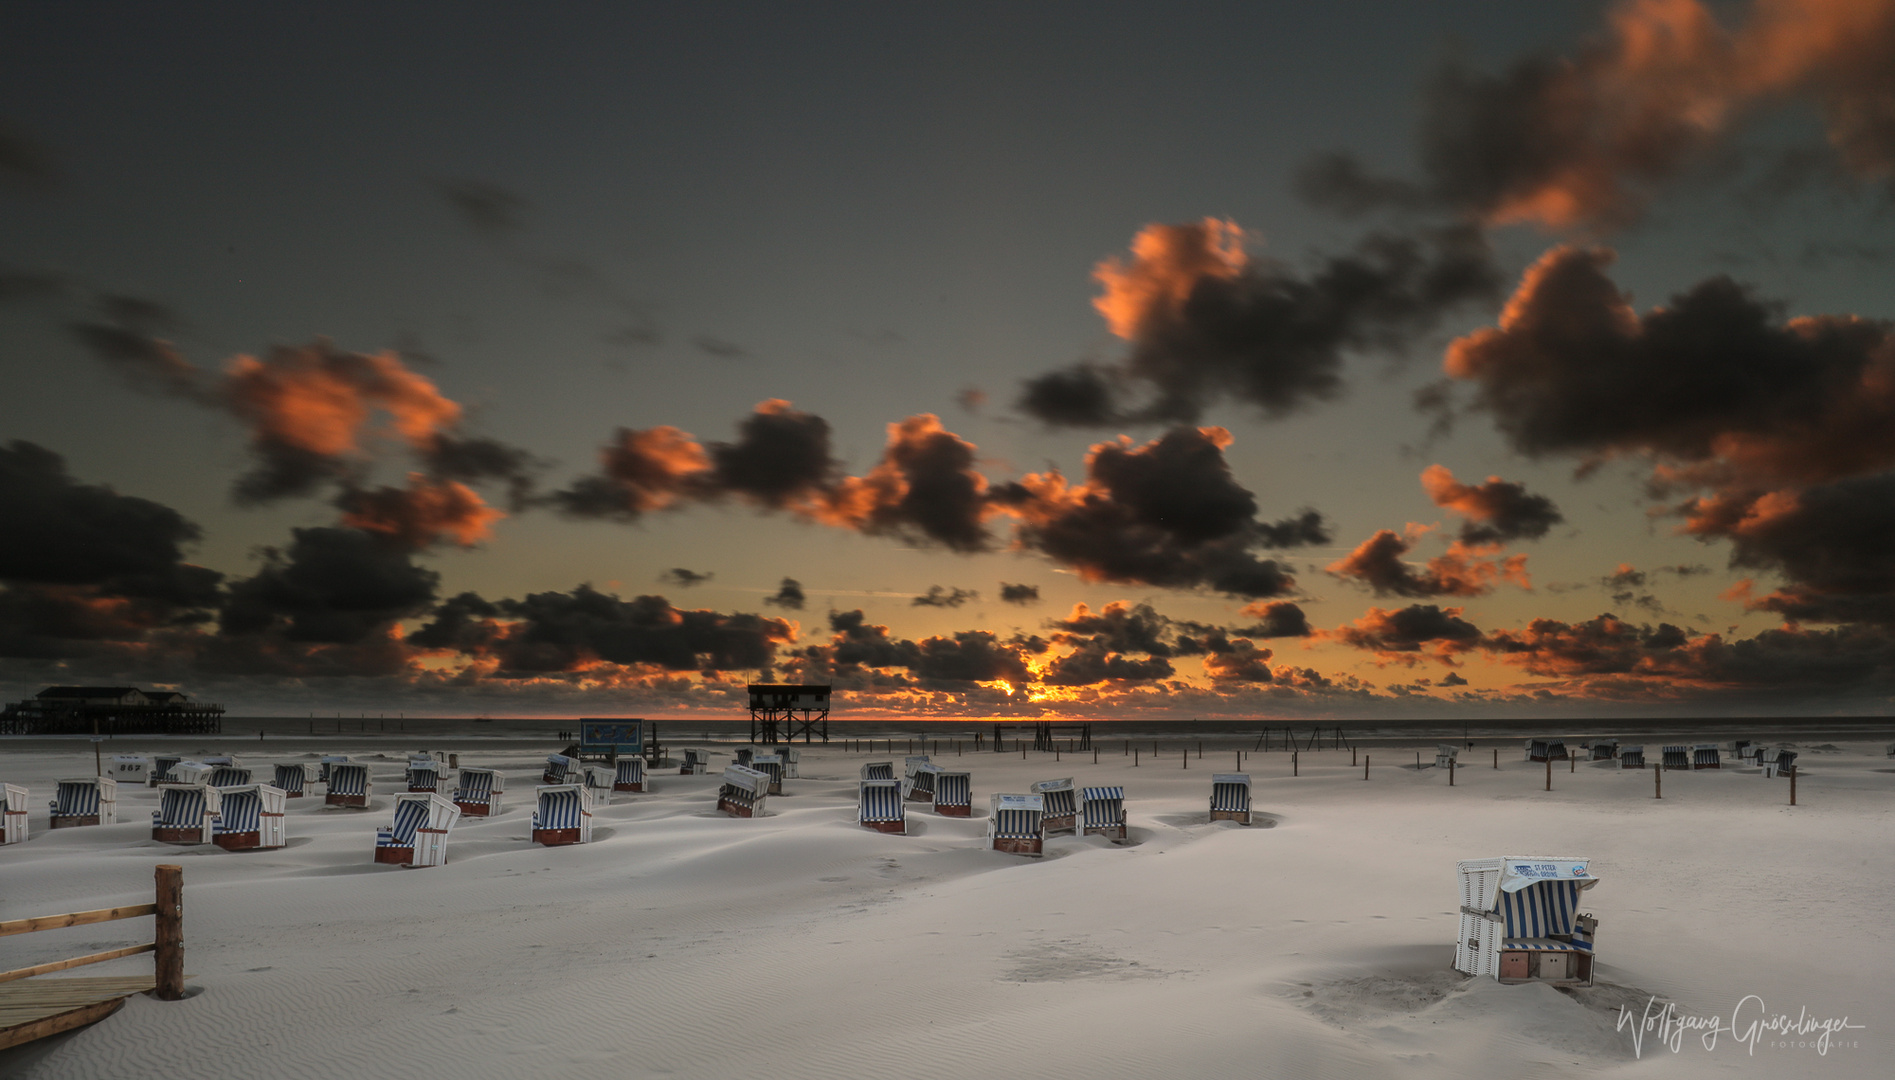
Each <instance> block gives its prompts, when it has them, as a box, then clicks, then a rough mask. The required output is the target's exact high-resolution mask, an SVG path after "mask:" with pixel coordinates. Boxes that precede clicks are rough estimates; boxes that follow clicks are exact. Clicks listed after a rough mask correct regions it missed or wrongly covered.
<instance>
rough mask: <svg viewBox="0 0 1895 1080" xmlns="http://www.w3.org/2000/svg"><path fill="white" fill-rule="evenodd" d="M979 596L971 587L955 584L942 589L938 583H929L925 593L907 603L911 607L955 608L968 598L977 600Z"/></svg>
mask: <svg viewBox="0 0 1895 1080" xmlns="http://www.w3.org/2000/svg"><path fill="white" fill-rule="evenodd" d="M979 598H980V593H978V592H975V591H974V590H973V589H963V588H961V587H959V586H955V587H954V588H953V589H944V588H942V587H941V586H939V585H930V586H928V591H927V592H926V593H923V594H922V595H920V596H917V597H915V598H914V599H913V600H910V601H909V605H910V606H912V607H947V608H957V607H960V606H961V605H962V604H965V603H967V602H968V601H969V600H977V599H979Z"/></svg>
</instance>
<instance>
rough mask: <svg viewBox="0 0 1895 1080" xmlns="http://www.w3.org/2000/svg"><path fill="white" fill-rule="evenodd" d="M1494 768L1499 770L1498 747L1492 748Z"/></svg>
mask: <svg viewBox="0 0 1895 1080" xmlns="http://www.w3.org/2000/svg"><path fill="white" fill-rule="evenodd" d="M1494 768H1496V769H1498V768H1500V747H1498V746H1496V747H1494Z"/></svg>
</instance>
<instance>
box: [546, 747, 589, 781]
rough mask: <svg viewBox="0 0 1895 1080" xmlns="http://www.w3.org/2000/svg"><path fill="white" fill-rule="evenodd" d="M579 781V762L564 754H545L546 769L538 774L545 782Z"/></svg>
mask: <svg viewBox="0 0 1895 1080" xmlns="http://www.w3.org/2000/svg"><path fill="white" fill-rule="evenodd" d="M578 781H579V762H578V761H577V760H576V759H574V758H569V757H567V756H566V755H564V754H548V755H546V771H545V772H544V773H542V774H541V775H540V782H541V783H545V784H574V783H578Z"/></svg>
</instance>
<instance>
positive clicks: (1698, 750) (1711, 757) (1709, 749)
mask: <svg viewBox="0 0 1895 1080" xmlns="http://www.w3.org/2000/svg"><path fill="white" fill-rule="evenodd" d="M1691 767H1692V768H1694V769H1721V768H1723V767H1724V760H1723V758H1722V756H1720V754H1719V753H1718V748H1717V744H1715V743H1699V744H1698V745H1696V746H1694V747H1692V748H1691Z"/></svg>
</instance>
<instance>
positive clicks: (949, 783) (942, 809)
mask: <svg viewBox="0 0 1895 1080" xmlns="http://www.w3.org/2000/svg"><path fill="white" fill-rule="evenodd" d="M934 812H935V813H937V814H940V815H941V816H942V817H973V816H974V777H973V776H972V774H970V773H965V772H955V771H947V770H943V771H942V772H940V773H937V774H936V775H935V778H934Z"/></svg>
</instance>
